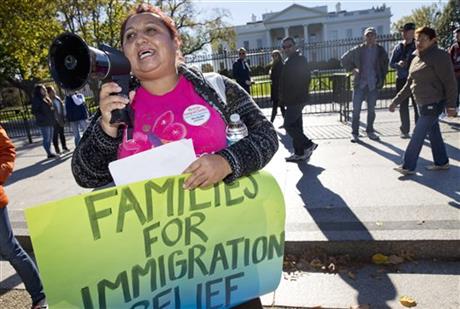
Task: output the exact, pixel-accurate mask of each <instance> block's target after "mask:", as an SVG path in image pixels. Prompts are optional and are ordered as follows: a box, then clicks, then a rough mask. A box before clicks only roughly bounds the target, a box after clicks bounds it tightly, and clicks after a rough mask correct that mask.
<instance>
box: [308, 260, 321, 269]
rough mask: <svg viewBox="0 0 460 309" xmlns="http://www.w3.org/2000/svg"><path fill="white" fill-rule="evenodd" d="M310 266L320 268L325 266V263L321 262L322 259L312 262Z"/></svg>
mask: <svg viewBox="0 0 460 309" xmlns="http://www.w3.org/2000/svg"><path fill="white" fill-rule="evenodd" d="M310 266H311V267H314V268H320V267H321V266H323V263H322V262H321V260H320V259H313V260H311V262H310Z"/></svg>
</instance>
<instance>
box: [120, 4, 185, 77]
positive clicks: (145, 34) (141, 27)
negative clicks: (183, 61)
mask: <svg viewBox="0 0 460 309" xmlns="http://www.w3.org/2000/svg"><path fill="white" fill-rule="evenodd" d="M177 48H178V44H177V42H176V41H175V40H173V39H172V38H171V35H170V33H169V30H168V28H167V27H166V26H165V25H164V24H163V22H162V21H161V19H160V18H159V17H158V16H157V15H155V14H153V13H141V14H138V15H134V16H133V17H131V18H130V19H128V22H127V23H126V30H125V33H124V35H123V52H124V54H125V56H126V57H127V58H128V60H129V62H130V64H131V71H132V72H133V74H134V75H135V76H136V77H137V78H138V79H139V80H141V81H142V80H146V79H147V80H148V79H155V78H157V77H160V76H164V75H165V74H168V73H171V72H175V71H176V52H177Z"/></svg>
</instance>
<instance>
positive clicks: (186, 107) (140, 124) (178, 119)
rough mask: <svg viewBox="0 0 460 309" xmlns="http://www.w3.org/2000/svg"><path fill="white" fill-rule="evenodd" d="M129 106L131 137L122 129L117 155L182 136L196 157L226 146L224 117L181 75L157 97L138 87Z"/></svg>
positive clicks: (128, 153)
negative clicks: (129, 138) (132, 121)
mask: <svg viewBox="0 0 460 309" xmlns="http://www.w3.org/2000/svg"><path fill="white" fill-rule="evenodd" d="M132 108H133V110H134V130H133V138H132V139H131V140H127V138H126V130H125V132H124V134H123V142H122V144H120V147H119V150H118V158H124V157H127V156H130V155H133V154H135V153H139V152H142V151H145V150H148V149H151V148H154V147H157V146H160V145H163V144H166V143H169V142H172V141H177V140H180V139H183V138H191V139H192V140H193V146H194V148H195V153H196V155H197V156H199V155H201V154H204V153H213V152H216V151H219V150H221V149H223V148H225V147H226V146H227V142H226V136H225V122H224V120H223V119H222V117H221V116H220V114H219V113H218V112H217V111H216V110H215V109H214V108H213V107H212V106H211V105H210V104H208V103H207V102H206V101H205V100H204V99H203V98H202V97H200V96H199V95H198V93H196V91H195V90H194V88H193V85H192V83H191V82H189V81H188V80H186V79H185V78H184V77H183V76H182V75H181V76H180V78H179V81H178V83H177V85H176V87H175V88H174V89H173V90H172V91H171V92H168V93H166V94H164V95H161V96H157V95H153V94H150V93H149V92H147V90H145V89H144V88H143V87H140V88H139V89H138V90H137V92H136V96H135V97H134V100H133V103H132Z"/></svg>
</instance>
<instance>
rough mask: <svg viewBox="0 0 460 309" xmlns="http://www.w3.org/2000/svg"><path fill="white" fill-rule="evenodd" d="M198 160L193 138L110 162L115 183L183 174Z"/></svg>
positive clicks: (120, 183)
mask: <svg viewBox="0 0 460 309" xmlns="http://www.w3.org/2000/svg"><path fill="white" fill-rule="evenodd" d="M195 160H196V155H195V150H194V149H193V143H192V140H191V139H182V140H179V141H176V142H171V143H168V144H165V145H162V146H160V147H155V148H153V149H150V150H146V151H144V152H141V153H137V154H135V155H132V156H129V157H126V158H123V159H120V160H116V161H113V162H111V163H110V164H109V170H110V174H111V175H112V177H113V180H114V182H115V185H117V186H119V185H124V184H128V183H132V182H136V181H141V180H147V179H151V178H158V177H164V176H174V175H179V174H181V173H182V172H183V171H184V170H185V169H186V168H187V167H188V166H189V165H190V164H191V163H192V162H193V161H195Z"/></svg>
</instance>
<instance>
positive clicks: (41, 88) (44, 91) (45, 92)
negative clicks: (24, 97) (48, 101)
mask: <svg viewBox="0 0 460 309" xmlns="http://www.w3.org/2000/svg"><path fill="white" fill-rule="evenodd" d="M40 94H41V95H42V96H43V97H46V96H47V95H48V92H47V91H46V88H45V87H40Z"/></svg>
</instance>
